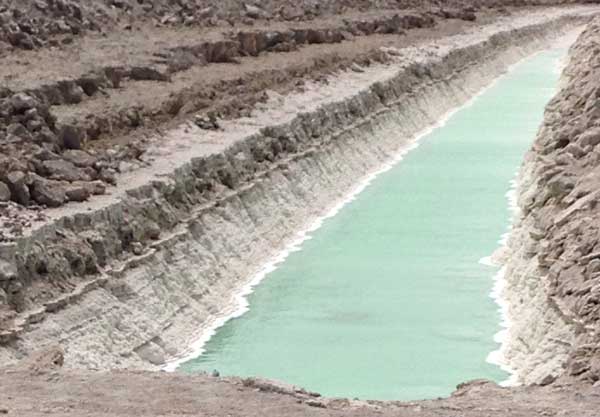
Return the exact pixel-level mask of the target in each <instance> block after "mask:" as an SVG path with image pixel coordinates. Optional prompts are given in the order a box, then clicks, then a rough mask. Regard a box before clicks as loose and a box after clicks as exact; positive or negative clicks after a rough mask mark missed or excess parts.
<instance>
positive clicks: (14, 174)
mask: <svg viewBox="0 0 600 417" xmlns="http://www.w3.org/2000/svg"><path fill="white" fill-rule="evenodd" d="M26 181H27V175H26V174H25V173H24V172H23V171H11V172H9V173H8V174H7V175H6V183H7V184H8V188H10V193H11V199H12V200H13V201H16V202H17V203H19V204H22V205H24V206H26V205H27V204H29V200H30V195H29V188H27V184H26Z"/></svg>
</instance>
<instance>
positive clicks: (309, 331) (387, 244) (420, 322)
mask: <svg viewBox="0 0 600 417" xmlns="http://www.w3.org/2000/svg"><path fill="white" fill-rule="evenodd" d="M565 52H566V51H565V50H563V49H555V50H550V51H546V52H544V53H541V54H538V55H536V56H534V57H531V58H529V59H528V60H526V61H523V62H521V63H520V64H519V65H518V66H517V67H516V68H515V69H514V70H513V71H512V72H510V73H509V74H508V75H507V76H505V77H503V78H501V79H500V80H499V81H498V82H497V83H496V84H495V85H494V86H493V87H492V88H490V89H489V90H487V91H486V92H485V93H484V94H483V95H481V96H480V97H478V98H477V99H476V100H475V102H474V103H473V104H472V105H471V106H469V107H466V108H464V109H462V110H460V111H459V112H457V113H455V114H454V115H453V116H452V117H451V118H450V120H449V121H448V122H447V123H446V125H445V126H443V127H441V128H439V129H437V130H435V131H433V132H432V133H431V134H429V135H427V136H426V137H424V138H423V139H422V140H421V144H420V146H419V147H418V148H416V149H414V150H413V151H411V152H409V153H408V154H407V155H406V157H405V159H404V160H403V161H401V162H400V163H398V164H397V165H395V166H394V167H393V168H392V169H390V170H389V171H386V172H384V173H382V174H381V175H379V176H378V177H377V178H376V179H375V180H374V181H373V183H372V184H371V185H370V186H369V187H367V188H366V189H365V190H364V191H363V192H362V193H361V194H359V195H358V196H357V198H356V199H355V200H354V201H352V202H350V203H349V204H347V205H346V206H345V207H344V208H343V209H342V210H341V211H340V212H339V213H338V214H337V215H336V216H334V217H332V218H329V219H327V220H326V221H325V222H324V224H323V226H322V227H321V228H320V229H318V230H317V231H316V232H314V234H313V238H312V239H310V240H308V241H306V242H304V244H303V246H302V250H301V251H298V252H293V253H291V254H290V256H289V257H288V258H287V259H286V261H285V262H284V263H282V264H281V265H280V267H279V268H278V269H276V270H275V271H274V272H272V273H271V274H269V275H268V276H267V277H266V278H265V279H264V280H263V281H262V282H261V284H260V285H259V286H258V287H257V288H256V290H255V292H254V293H252V294H251V295H250V296H249V298H248V299H249V303H250V310H249V311H248V312H247V313H246V314H244V315H243V316H241V317H239V318H236V319H233V320H230V321H229V322H228V323H226V324H225V325H224V326H223V327H222V328H220V329H219V330H218V331H217V333H216V335H215V336H214V337H213V338H212V339H210V341H209V342H208V343H207V345H206V346H205V348H206V351H205V353H204V354H203V355H202V356H200V357H198V358H196V359H193V360H191V361H189V362H187V363H184V364H183V365H182V366H181V367H180V368H179V369H180V370H183V371H186V372H196V371H201V370H204V371H212V370H213V369H217V370H219V371H220V373H221V374H222V375H241V376H263V377H268V378H272V379H278V380H282V381H286V382H290V383H294V384H298V385H301V386H303V387H305V388H307V389H310V390H315V391H318V392H321V393H322V394H324V395H328V396H346V397H360V398H373V399H401V400H409V399H422V398H432V397H437V396H444V395H448V394H449V393H451V392H452V391H453V390H454V388H455V386H456V385H457V384H458V383H460V382H463V381H466V380H469V379H474V378H488V379H492V380H495V381H502V380H504V379H506V378H507V376H508V375H507V374H506V373H505V372H503V371H502V370H500V369H499V368H498V367H497V366H495V365H492V364H490V363H487V362H486V357H487V355H488V354H489V353H490V352H491V351H493V350H495V349H497V348H498V345H497V343H495V342H494V339H493V337H494V334H495V333H496V332H498V331H499V330H500V328H499V322H500V317H499V313H498V306H497V305H496V304H495V303H494V301H493V300H492V299H491V298H490V297H489V293H490V291H491V289H492V285H493V276H494V274H495V272H496V269H495V268H493V267H489V266H485V265H482V264H480V263H479V262H478V261H479V260H480V258H482V257H485V256H488V255H490V254H491V253H492V252H493V251H494V250H495V249H496V248H497V247H498V239H499V237H500V236H501V235H502V234H503V233H504V232H506V230H507V226H508V224H509V216H510V214H509V210H508V206H507V199H506V196H505V194H506V192H507V191H508V190H509V187H510V180H511V179H513V178H514V175H515V172H516V170H517V169H518V167H519V165H520V163H521V160H522V158H523V155H524V153H525V151H526V149H527V148H528V147H529V146H530V144H531V142H532V140H533V138H534V136H535V133H536V131H537V128H538V126H539V124H540V123H541V120H542V115H543V108H544V105H545V103H546V102H547V101H548V100H549V99H550V98H551V96H552V95H553V93H554V88H555V85H556V82H557V78H558V71H557V64H558V59H559V58H561V57H562V56H563V55H564V54H565Z"/></svg>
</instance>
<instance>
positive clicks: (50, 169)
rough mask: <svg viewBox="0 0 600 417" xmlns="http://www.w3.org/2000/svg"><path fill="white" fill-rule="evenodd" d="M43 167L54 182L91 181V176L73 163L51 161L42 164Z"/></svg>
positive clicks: (57, 160) (59, 160)
mask: <svg viewBox="0 0 600 417" xmlns="http://www.w3.org/2000/svg"><path fill="white" fill-rule="evenodd" d="M42 167H43V169H44V171H45V172H46V173H47V174H48V176H49V177H50V178H52V179H54V180H63V181H69V182H73V181H90V180H91V178H90V177H89V175H88V174H87V173H86V172H85V171H84V170H83V169H81V168H78V167H76V166H75V165H74V164H73V163H72V162H69V161H65V160H61V159H49V160H47V161H43V162H42Z"/></svg>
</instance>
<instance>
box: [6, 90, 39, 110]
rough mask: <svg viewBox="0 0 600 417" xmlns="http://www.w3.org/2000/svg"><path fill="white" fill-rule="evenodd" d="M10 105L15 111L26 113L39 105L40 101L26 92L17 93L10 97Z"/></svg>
mask: <svg viewBox="0 0 600 417" xmlns="http://www.w3.org/2000/svg"><path fill="white" fill-rule="evenodd" d="M10 105H11V107H12V108H13V111H14V112H15V113H25V111H27V110H29V109H33V108H35V107H36V106H37V105H38V101H37V100H36V99H35V98H33V97H31V96H30V95H27V94H25V93H17V94H15V95H13V96H12V97H11V98H10Z"/></svg>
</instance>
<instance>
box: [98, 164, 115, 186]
mask: <svg viewBox="0 0 600 417" xmlns="http://www.w3.org/2000/svg"><path fill="white" fill-rule="evenodd" d="M99 178H100V179H101V180H102V181H104V182H106V183H108V184H112V185H116V184H117V172H116V171H115V170H114V169H113V168H102V170H101V171H100V175H99Z"/></svg>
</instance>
